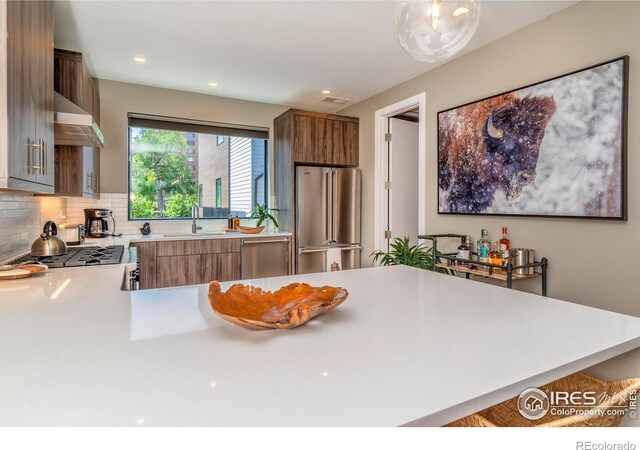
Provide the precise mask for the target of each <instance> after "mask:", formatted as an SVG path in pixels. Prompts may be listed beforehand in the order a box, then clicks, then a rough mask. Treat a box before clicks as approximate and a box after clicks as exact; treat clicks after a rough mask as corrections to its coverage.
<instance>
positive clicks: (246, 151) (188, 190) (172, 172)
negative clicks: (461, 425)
mask: <svg viewBox="0 0 640 450" xmlns="http://www.w3.org/2000/svg"><path fill="white" fill-rule="evenodd" d="M165 120H166V121H165ZM191 134H193V135H194V137H193V138H192V141H191V142H194V144H195V146H192V148H190V146H189V142H190V140H189V139H188V138H187V136H189V135H191ZM220 138H222V140H223V142H224V141H226V143H227V144H228V145H226V146H225V147H220V148H218V142H219V141H220ZM190 155H193V156H190ZM196 155H197V156H196ZM267 155H268V132H267V130H265V129H255V128H248V127H238V128H237V129H236V128H228V125H225V126H222V125H218V124H210V123H209V122H206V123H205V122H188V121H184V122H180V121H177V120H175V119H172V120H171V121H169V120H168V119H165V118H155V117H150V116H137V115H133V114H130V115H129V218H130V219H145V220H146V219H190V218H191V210H192V206H193V205H194V204H196V203H197V204H198V205H200V206H201V207H202V211H201V216H202V217H203V218H212V219H226V218H227V217H228V216H229V215H235V214H238V216H239V217H248V216H249V215H250V214H251V211H252V210H253V209H254V207H255V204H256V203H265V202H266V199H267V198H269V197H268V183H267V179H266V177H265V176H264V174H266V173H268V170H267V167H268V166H267Z"/></svg>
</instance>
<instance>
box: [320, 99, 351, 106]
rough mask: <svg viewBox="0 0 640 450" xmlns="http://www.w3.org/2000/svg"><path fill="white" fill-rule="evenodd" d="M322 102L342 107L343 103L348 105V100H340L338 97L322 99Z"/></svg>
mask: <svg viewBox="0 0 640 450" xmlns="http://www.w3.org/2000/svg"><path fill="white" fill-rule="evenodd" d="M322 101H323V102H327V103H333V104H335V105H344V104H345V103H349V100H347V99H346V98H340V97H325V98H324V99H322Z"/></svg>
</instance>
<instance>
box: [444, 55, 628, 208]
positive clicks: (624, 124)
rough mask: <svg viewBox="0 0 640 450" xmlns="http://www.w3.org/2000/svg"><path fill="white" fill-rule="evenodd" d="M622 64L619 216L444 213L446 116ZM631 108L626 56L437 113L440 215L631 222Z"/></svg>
mask: <svg viewBox="0 0 640 450" xmlns="http://www.w3.org/2000/svg"><path fill="white" fill-rule="evenodd" d="M618 61H622V66H623V67H622V74H621V76H622V93H621V94H622V98H621V100H622V105H621V116H620V120H621V122H620V124H621V134H620V174H619V175H620V198H619V205H620V212H619V214H618V215H616V216H602V215H572V214H536V213H532V214H527V213H506V212H459V211H442V209H441V202H442V198H443V197H442V196H443V192H442V190H441V182H440V181H441V153H442V152H443V151H444V149H443V148H442V143H441V134H442V129H441V120H442V117H443V114H444V113H448V112H450V111H453V110H457V109H459V108H463V107H465V106H469V105H474V104H479V103H482V102H486V101H487V100H492V99H495V98H497V97H501V96H504V95H508V94H510V93H517V92H518V91H521V90H524V89H528V88H532V87H535V86H539V85H541V84H544V83H548V82H550V81H554V80H558V79H561V78H565V77H570V76H572V75H575V74H579V73H581V72H585V71H589V70H593V69H596V68H598V67H600V66H605V65H608V64H611V63H615V62H618ZM628 104H629V56H627V55H624V56H621V57H618V58H614V59H611V60H608V61H605V62H601V63H597V64H593V65H591V66H588V67H584V68H581V69H578V70H575V71H572V72H568V73H564V74H562V75H558V76H556V77H552V78H548V79H545V80H542V81H538V82H536V83H532V84H528V85H525V86H521V87H518V88H514V89H510V90H508V91H504V92H501V93H499V94H494V95H491V96H488V97H484V98H482V99H479V100H473V101H471V102H468V103H465V104H462V105H458V106H455V107H452V108H448V109H445V110H441V111H438V113H437V158H438V161H437V167H438V175H437V192H438V202H437V208H438V215H461V216H468V215H471V216H498V217H531V218H536V217H537V218H547V219H553V218H557V219H593V220H608V221H627V220H628V198H627V197H628V186H627V180H628V178H627V177H628V175H627V147H628Z"/></svg>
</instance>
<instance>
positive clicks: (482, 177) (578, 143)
mask: <svg viewBox="0 0 640 450" xmlns="http://www.w3.org/2000/svg"><path fill="white" fill-rule="evenodd" d="M628 66H629V58H628V57H627V56H625V57H621V58H618V59H615V60H612V61H608V62H605V63H601V64H598V65H596V66H592V67H588V68H586V69H581V70H578V71H575V72H572V73H569V74H566V75H562V76H559V77H556V78H553V79H550V80H545V81H542V82H539V83H536V84H533V85H530V86H526V87H523V88H520V89H515V90H513V91H510V92H505V93H503V94H499V95H495V96H493V97H489V98H485V99H483V100H478V101H474V102H472V103H468V104H465V105H462V106H458V107H455V108H452V109H448V110H446V111H441V112H439V113H438V192H439V198H438V200H439V201H438V213H439V214H474V215H477V214H480V215H514V216H545V217H548V216H554V217H572V218H573V217H575V218H598V219H617V220H626V218H627V211H626V144H627V142H626V127H627V124H626V111H627V97H628V70H629V68H628Z"/></svg>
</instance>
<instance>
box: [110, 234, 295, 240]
mask: <svg viewBox="0 0 640 450" xmlns="http://www.w3.org/2000/svg"><path fill="white" fill-rule="evenodd" d="M288 236H291V233H289V232H284V231H263V232H262V233H258V234H247V233H239V232H224V231H212V232H204V231H203V232H198V233H196V234H192V233H175V234H169V233H167V234H149V235H147V236H141V235H137V236H122V237H123V238H125V239H128V242H155V241H184V240H192V239H254V238H258V239H266V238H274V237H288Z"/></svg>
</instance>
